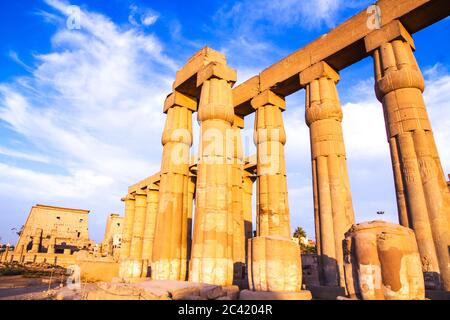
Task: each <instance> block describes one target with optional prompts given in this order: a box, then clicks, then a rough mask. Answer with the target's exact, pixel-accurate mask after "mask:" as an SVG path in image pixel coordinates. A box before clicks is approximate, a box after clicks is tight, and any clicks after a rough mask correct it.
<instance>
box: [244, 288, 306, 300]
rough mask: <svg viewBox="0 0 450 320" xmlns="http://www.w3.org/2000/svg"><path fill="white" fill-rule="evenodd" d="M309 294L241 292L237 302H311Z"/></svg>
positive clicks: (304, 292) (302, 292) (303, 292)
mask: <svg viewBox="0 0 450 320" xmlns="http://www.w3.org/2000/svg"><path fill="white" fill-rule="evenodd" d="M311 299H312V296H311V292H309V291H308V290H302V291H299V292H269V291H251V290H242V291H241V293H240V294H239V300H311Z"/></svg>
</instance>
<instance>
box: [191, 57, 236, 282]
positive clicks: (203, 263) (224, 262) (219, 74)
mask: <svg viewBox="0 0 450 320" xmlns="http://www.w3.org/2000/svg"><path fill="white" fill-rule="evenodd" d="M235 81H236V72H235V71H234V70H233V69H231V68H229V67H228V66H226V65H225V64H221V63H218V62H211V63H209V64H208V65H207V66H205V67H204V68H202V69H201V70H200V71H199V72H198V74H197V87H201V93H200V103H199V107H198V121H199V122H200V142H199V160H198V165H197V166H198V169H197V186H196V207H195V219H194V236H193V243H192V255H191V261H190V269H189V280H190V281H193V282H205V283H211V284H217V285H231V284H232V282H233V261H234V255H233V247H234V242H233V232H234V228H233V206H232V202H233V196H232V186H233V179H232V173H233V169H232V168H233V166H232V164H233V152H232V151H233V150H227V146H229V145H230V144H231V145H232V143H231V142H232V141H227V139H230V137H231V136H232V135H230V131H231V130H232V125H233V121H234V109H233V103H232V91H231V88H232V86H233V84H234V82H235Z"/></svg>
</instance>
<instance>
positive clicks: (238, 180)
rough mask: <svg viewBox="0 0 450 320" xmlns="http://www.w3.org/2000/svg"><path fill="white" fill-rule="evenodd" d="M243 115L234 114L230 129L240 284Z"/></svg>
mask: <svg viewBox="0 0 450 320" xmlns="http://www.w3.org/2000/svg"><path fill="white" fill-rule="evenodd" d="M243 128H244V117H241V116H238V115H235V117H234V122H233V126H232V130H231V131H230V132H231V134H232V139H230V140H231V142H232V145H231V146H230V147H231V148H232V150H233V165H232V207H233V230H234V231H233V261H234V283H235V284H241V283H242V281H243V279H244V277H245V247H246V242H245V225H244V208H243V197H242V194H243V174H244V154H243V150H242V149H243V147H242V138H241V129H243Z"/></svg>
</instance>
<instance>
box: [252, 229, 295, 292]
mask: <svg viewBox="0 0 450 320" xmlns="http://www.w3.org/2000/svg"><path fill="white" fill-rule="evenodd" d="M248 246H249V249H248V262H247V264H248V281H249V289H251V290H255V291H272V292H300V291H301V286H302V268H301V258H300V246H299V245H298V244H296V243H295V242H293V241H292V240H290V239H286V238H284V237H279V236H264V237H255V238H252V239H250V240H249V242H248Z"/></svg>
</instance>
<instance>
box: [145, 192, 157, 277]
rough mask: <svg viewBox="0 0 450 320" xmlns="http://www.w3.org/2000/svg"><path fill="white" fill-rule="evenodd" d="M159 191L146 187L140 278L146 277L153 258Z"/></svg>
mask: <svg viewBox="0 0 450 320" xmlns="http://www.w3.org/2000/svg"><path fill="white" fill-rule="evenodd" d="M158 196H159V190H158V189H156V188H155V187H151V186H148V187H147V212H146V216H145V227H144V239H143V243H142V260H143V268H142V269H143V270H142V276H143V277H148V276H149V270H148V268H149V267H150V266H151V262H152V257H153V240H154V238H155V227H156V215H157V213H158Z"/></svg>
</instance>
